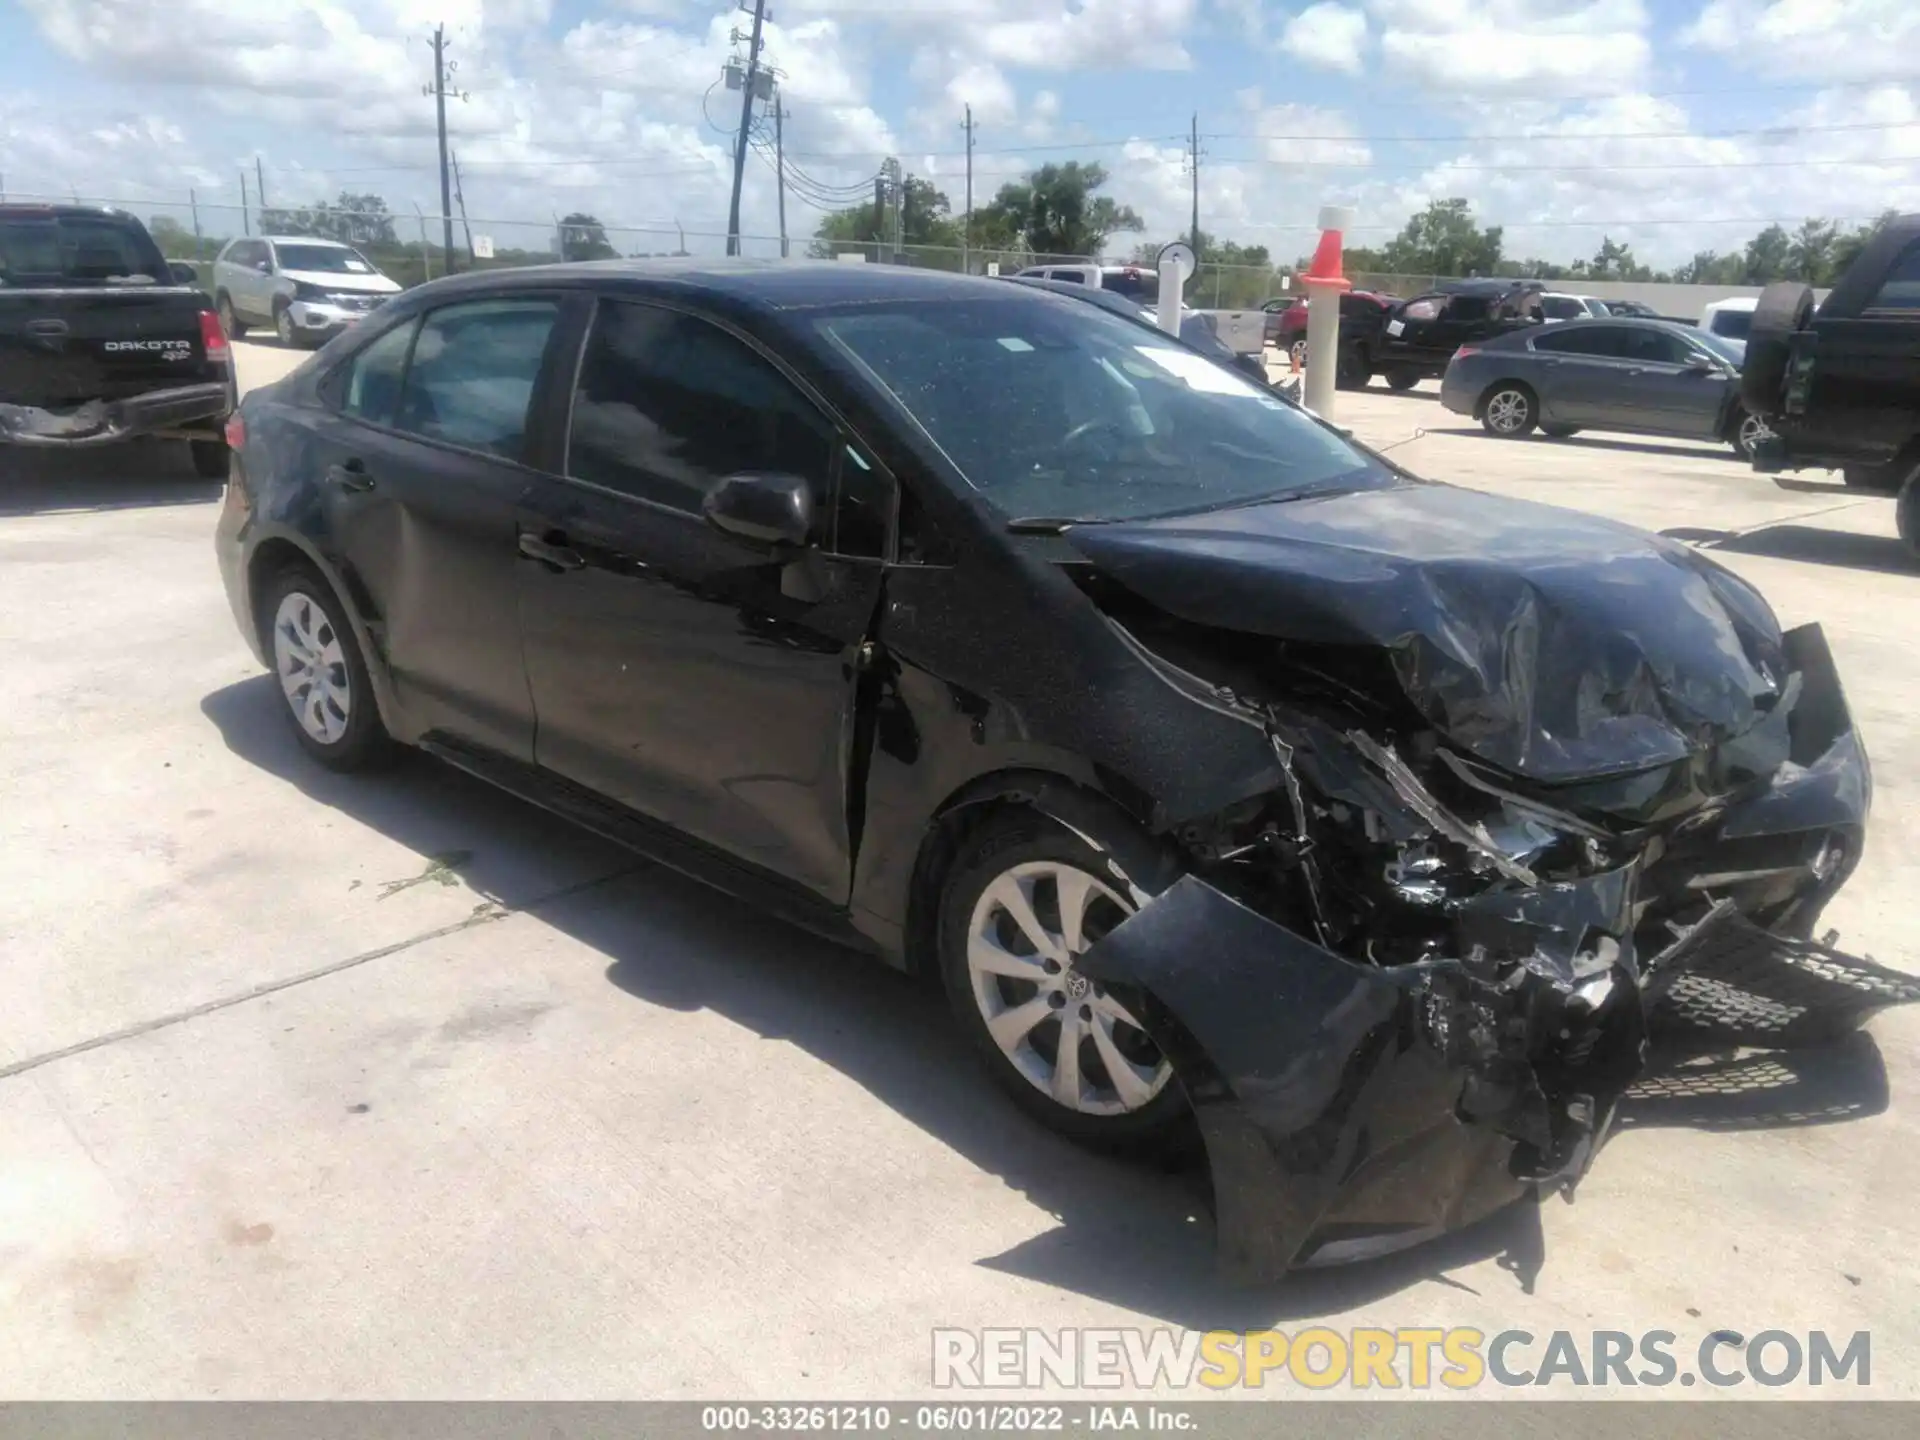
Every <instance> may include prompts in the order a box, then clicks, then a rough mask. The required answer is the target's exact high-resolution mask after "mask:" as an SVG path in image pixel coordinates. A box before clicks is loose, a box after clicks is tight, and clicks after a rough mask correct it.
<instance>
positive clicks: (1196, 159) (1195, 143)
mask: <svg viewBox="0 0 1920 1440" xmlns="http://www.w3.org/2000/svg"><path fill="white" fill-rule="evenodd" d="M1187 147H1188V148H1187V156H1188V162H1189V168H1190V169H1191V170H1192V171H1193V230H1192V232H1191V234H1190V235H1189V236H1188V237H1187V243H1188V244H1189V245H1191V246H1193V259H1194V263H1195V264H1196V265H1197V264H1199V262H1200V112H1199V111H1197V110H1196V111H1195V112H1194V115H1193V130H1192V132H1191V134H1190V135H1189V136H1188V139H1187Z"/></svg>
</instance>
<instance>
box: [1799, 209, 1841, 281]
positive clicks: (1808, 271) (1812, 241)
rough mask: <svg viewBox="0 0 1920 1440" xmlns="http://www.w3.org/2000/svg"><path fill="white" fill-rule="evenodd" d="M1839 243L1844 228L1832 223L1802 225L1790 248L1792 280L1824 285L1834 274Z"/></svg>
mask: <svg viewBox="0 0 1920 1440" xmlns="http://www.w3.org/2000/svg"><path fill="white" fill-rule="evenodd" d="M1839 239H1840V227H1839V226H1838V225H1836V224H1834V222H1833V221H1831V220H1805V221H1802V222H1801V225H1800V228H1799V229H1798V230H1796V231H1794V232H1793V243H1792V244H1791V245H1789V246H1788V247H1787V269H1788V278H1790V279H1794V280H1804V281H1806V282H1807V283H1808V284H1809V285H1819V284H1823V283H1824V282H1825V281H1826V280H1827V279H1828V278H1829V277H1830V276H1831V274H1832V271H1833V247H1834V245H1835V244H1836V243H1837V242H1838V241H1839Z"/></svg>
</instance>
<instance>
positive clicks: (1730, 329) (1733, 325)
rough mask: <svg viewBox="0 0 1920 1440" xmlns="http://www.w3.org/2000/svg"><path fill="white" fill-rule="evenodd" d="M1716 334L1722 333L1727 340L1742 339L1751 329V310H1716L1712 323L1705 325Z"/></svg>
mask: <svg viewBox="0 0 1920 1440" xmlns="http://www.w3.org/2000/svg"><path fill="white" fill-rule="evenodd" d="M1707 328H1708V329H1709V330H1711V331H1712V332H1713V333H1714V334H1716V335H1724V336H1726V337H1727V339H1729V340H1744V339H1746V338H1747V336H1748V335H1749V334H1750V333H1751V332H1752V330H1753V312H1752V311H1751V310H1716V311H1714V312H1713V323H1712V324H1711V325H1709V326H1707Z"/></svg>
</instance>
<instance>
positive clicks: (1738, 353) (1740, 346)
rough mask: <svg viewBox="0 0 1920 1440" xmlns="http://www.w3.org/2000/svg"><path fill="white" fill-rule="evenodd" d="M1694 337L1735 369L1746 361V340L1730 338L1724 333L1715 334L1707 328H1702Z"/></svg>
mask: <svg viewBox="0 0 1920 1440" xmlns="http://www.w3.org/2000/svg"><path fill="white" fill-rule="evenodd" d="M1693 338H1694V339H1696V340H1698V341H1699V342H1700V343H1701V344H1702V345H1704V346H1706V347H1707V349H1709V350H1711V351H1712V352H1713V353H1714V354H1716V355H1718V356H1719V357H1720V358H1721V359H1722V360H1724V361H1726V362H1727V363H1728V364H1729V365H1731V366H1733V367H1734V368H1735V369H1738V368H1739V367H1740V366H1742V365H1744V364H1745V363H1746V360H1747V347H1746V343H1745V342H1744V341H1740V340H1729V339H1728V338H1727V337H1726V336H1724V335H1715V334H1713V333H1712V332H1711V331H1707V330H1702V331H1701V332H1700V333H1699V334H1698V335H1696V336H1694V337H1693Z"/></svg>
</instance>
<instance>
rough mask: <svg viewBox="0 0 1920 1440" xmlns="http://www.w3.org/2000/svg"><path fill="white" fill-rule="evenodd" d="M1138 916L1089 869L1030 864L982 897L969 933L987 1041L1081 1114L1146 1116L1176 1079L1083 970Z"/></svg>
mask: <svg viewBox="0 0 1920 1440" xmlns="http://www.w3.org/2000/svg"><path fill="white" fill-rule="evenodd" d="M1133 908H1134V907H1133V906H1132V905H1130V904H1129V903H1128V902H1127V901H1125V900H1123V899H1121V898H1120V896H1119V895H1117V894H1116V893H1115V892H1114V891H1112V890H1111V889H1109V888H1108V887H1107V886H1106V885H1104V884H1102V883H1101V882H1100V881H1099V880H1098V879H1096V878H1095V877H1094V876H1092V875H1090V874H1088V873H1087V872H1086V871H1084V870H1081V869H1078V868H1077V867H1075V866H1072V865H1065V864H1061V863H1059V862H1057V861H1051V860H1042V861H1029V862H1026V863H1023V864H1019V865H1015V866H1012V867H1011V868H1009V869H1007V870H1005V871H1003V872H1002V873H1001V874H1000V875H998V876H997V877H995V879H994V880H993V881H992V883H991V884H989V885H988V886H987V887H986V888H985V889H984V890H982V891H981V893H980V898H979V899H978V900H977V901H975V902H974V907H973V915H972V918H971V920H970V921H969V924H968V928H967V974H968V978H969V980H970V981H971V982H972V990H973V998H974V1003H975V1004H977V1005H978V1006H979V1007H980V1014H981V1017H982V1018H983V1019H984V1020H985V1021H986V1026H987V1033H988V1034H989V1035H991V1036H992V1038H993V1041H994V1043H995V1044H996V1045H998V1046H999V1047H1000V1051H1001V1053H1002V1054H1004V1055H1005V1056H1006V1057H1007V1059H1008V1060H1009V1061H1010V1062H1011V1063H1012V1065H1013V1067H1014V1069H1016V1070H1018V1071H1019V1072H1020V1074H1021V1075H1022V1076H1024V1077H1025V1078H1026V1080H1027V1082H1028V1083H1029V1084H1030V1085H1032V1086H1033V1087H1034V1088H1035V1089H1036V1090H1039V1091H1040V1092H1041V1093H1043V1094H1045V1095H1047V1096H1050V1097H1051V1098H1052V1099H1053V1101H1054V1102H1055V1103H1056V1104H1058V1105H1061V1106H1063V1107H1064V1108H1066V1109H1068V1110H1072V1111H1075V1112H1077V1113H1079V1114H1082V1115H1120V1114H1124V1113H1126V1112H1128V1111H1131V1110H1138V1109H1140V1108H1141V1107H1142V1106H1144V1105H1146V1104H1147V1103H1148V1102H1149V1101H1151V1100H1152V1099H1153V1098H1154V1097H1155V1096H1156V1095H1158V1094H1159V1093H1160V1092H1161V1091H1162V1090H1164V1089H1165V1088H1166V1086H1167V1082H1168V1081H1169V1080H1170V1079H1171V1078H1172V1076H1173V1067H1172V1066H1171V1065H1170V1064H1168V1062H1167V1060H1166V1057H1165V1056H1163V1055H1162V1054H1161V1053H1160V1051H1159V1049H1158V1047H1156V1046H1155V1045H1154V1043H1153V1042H1152V1040H1150V1039H1149V1038H1148V1037H1147V1034H1146V1032H1145V1031H1144V1030H1143V1029H1141V1027H1140V1022H1139V1021H1138V1020H1136V1019H1135V1018H1134V1017H1133V1015H1132V1013H1131V1012H1129V1011H1128V1010H1127V1008H1126V1007H1125V1006H1124V1005H1122V1004H1120V1002H1119V1001H1118V1000H1116V999H1115V998H1114V997H1113V996H1112V995H1111V994H1109V993H1108V992H1107V990H1106V987H1105V986H1103V985H1101V984H1099V983H1098V982H1096V981H1093V980H1091V979H1089V978H1088V977H1087V976H1085V975H1082V974H1080V972H1079V971H1078V970H1077V969H1076V968H1075V960H1076V959H1077V957H1078V956H1079V955H1081V954H1082V953H1083V952H1084V951H1085V950H1086V949H1087V948H1088V946H1090V945H1092V944H1093V943H1094V942H1095V941H1097V940H1099V939H1100V938H1101V937H1102V936H1103V935H1105V934H1106V933H1107V932H1108V931H1110V930H1112V929H1113V928H1114V927H1115V926H1117V925H1119V924H1120V923H1121V922H1122V921H1124V920H1125V919H1126V918H1127V916H1129V915H1131V914H1132V913H1133Z"/></svg>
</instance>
